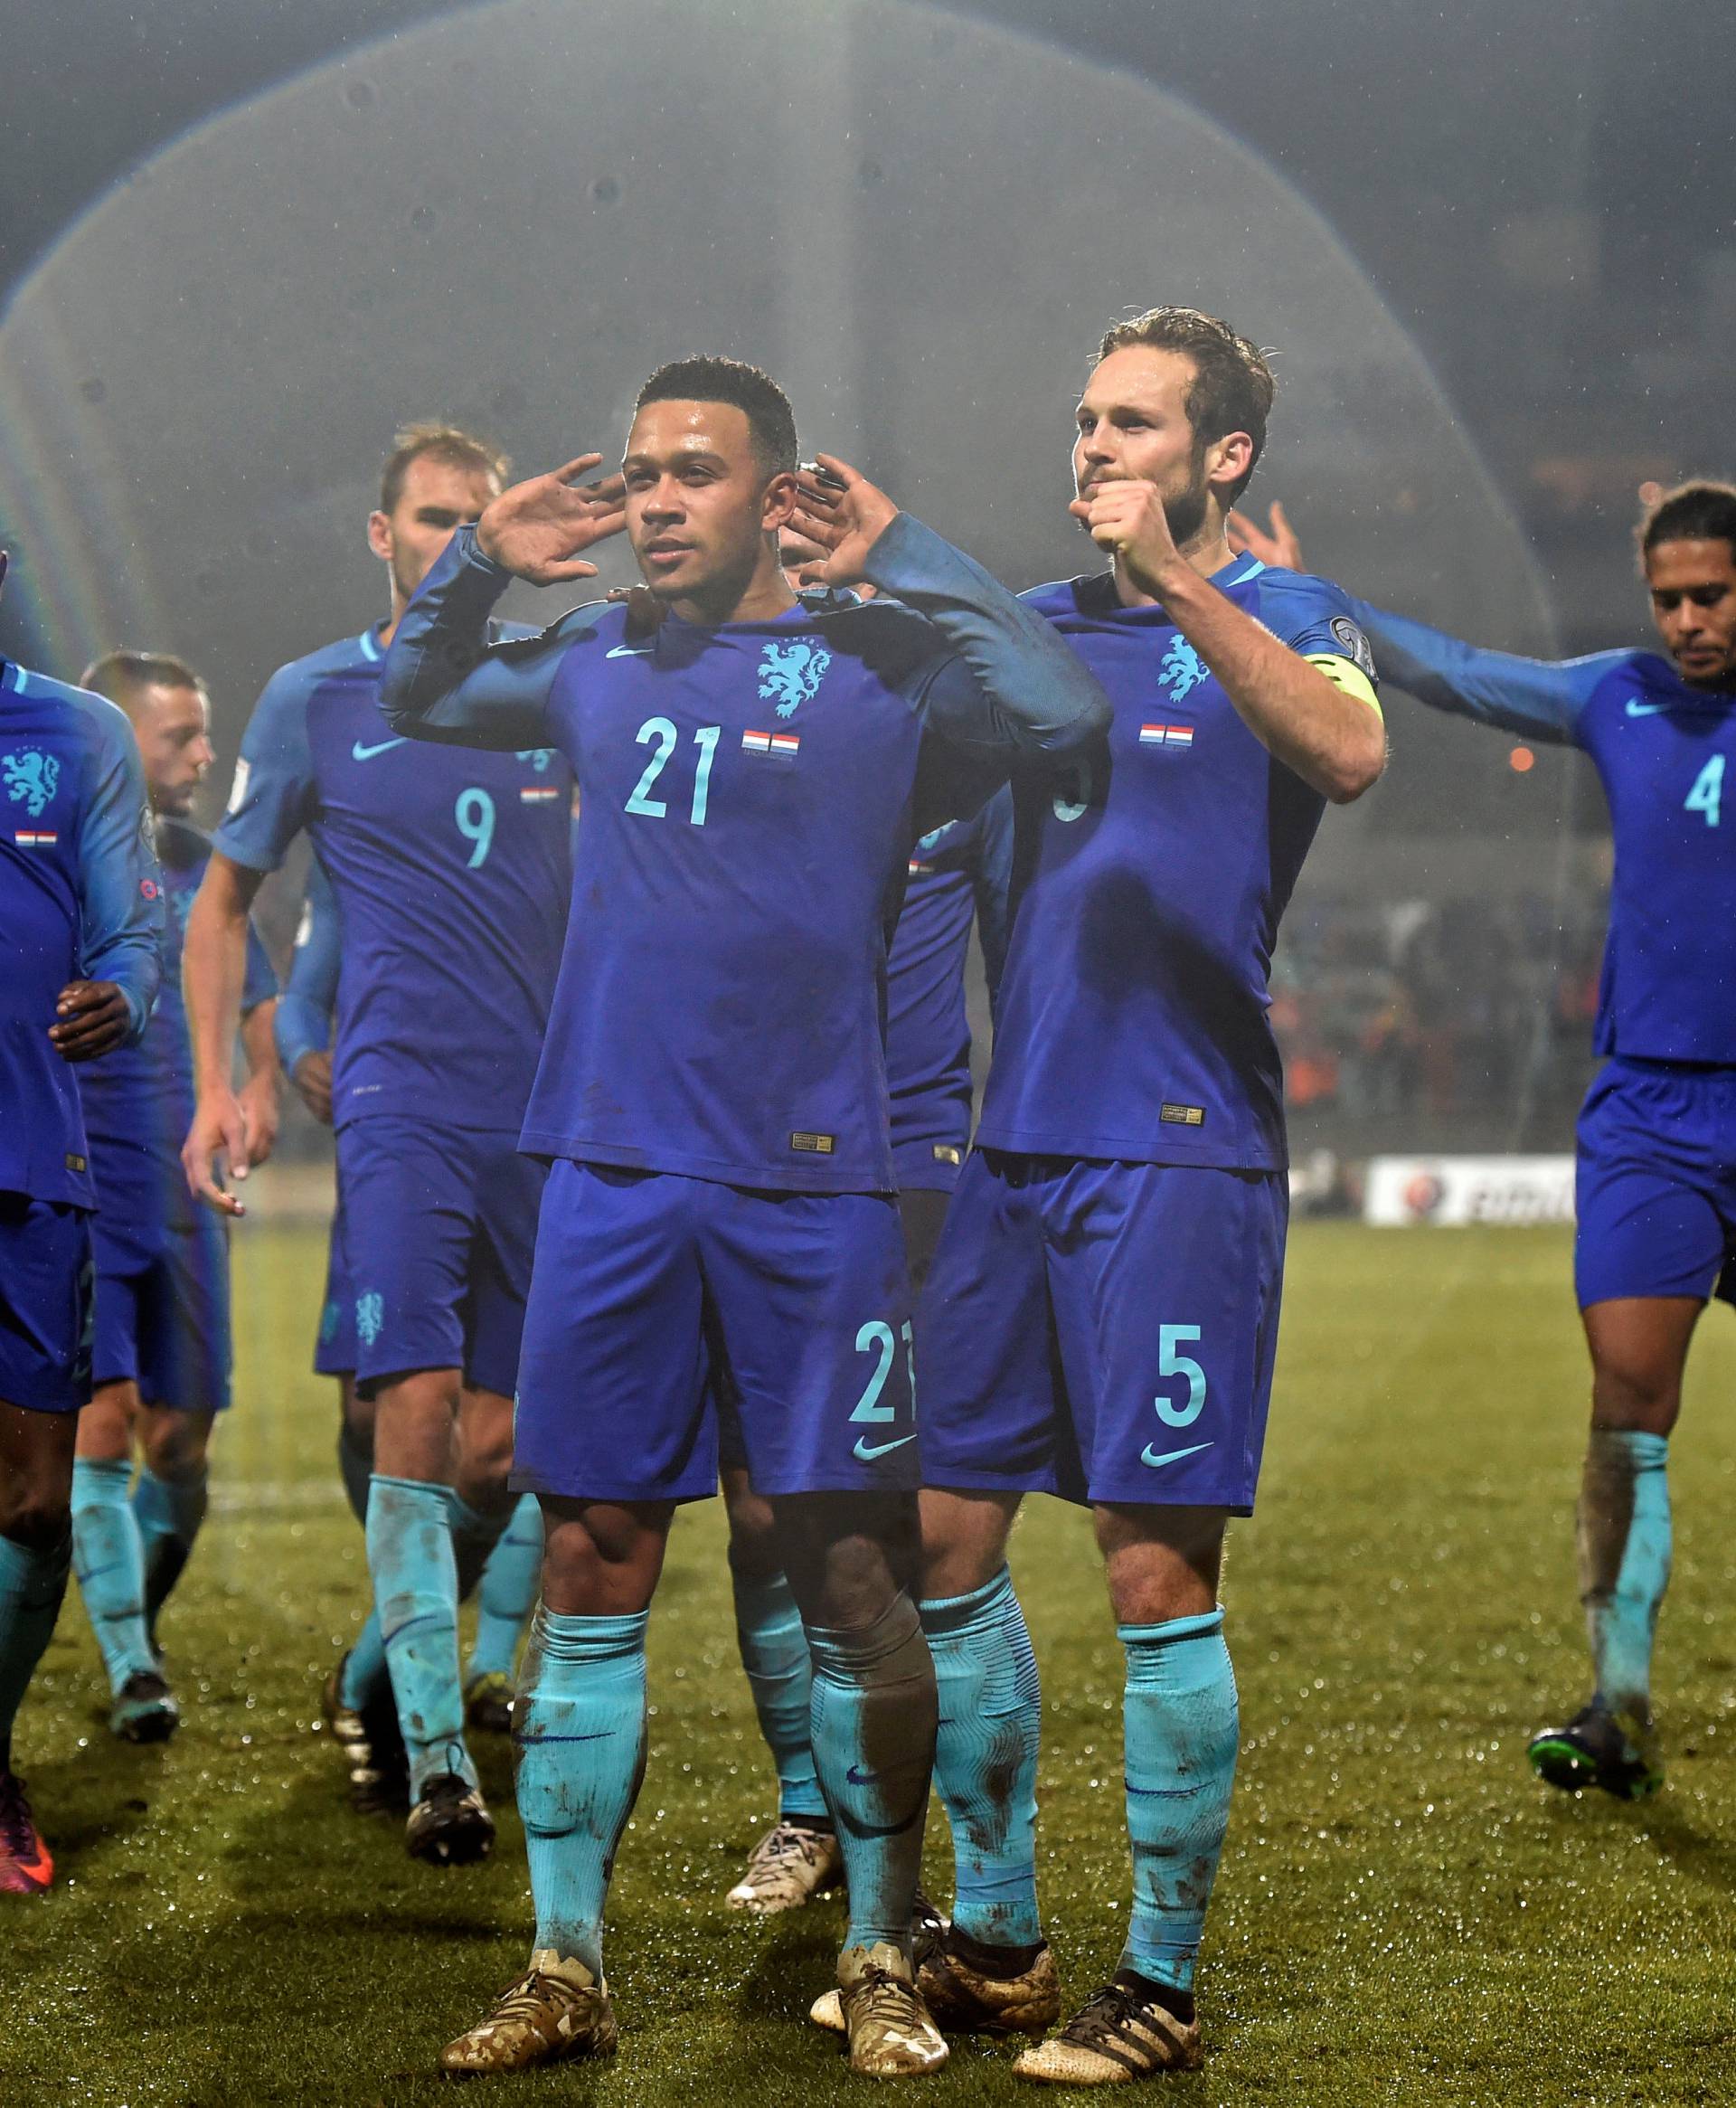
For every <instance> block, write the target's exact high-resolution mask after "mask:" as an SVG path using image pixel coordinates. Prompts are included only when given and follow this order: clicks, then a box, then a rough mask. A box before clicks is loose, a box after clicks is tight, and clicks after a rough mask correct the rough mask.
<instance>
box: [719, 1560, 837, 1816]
mask: <svg viewBox="0 0 1736 2108" xmlns="http://www.w3.org/2000/svg"><path fill="white" fill-rule="evenodd" d="M730 1579H731V1583H733V1584H734V1589H735V1637H736V1640H737V1643H738V1644H739V1645H740V1647H741V1666H742V1668H744V1669H746V1671H747V1673H748V1688H749V1689H750V1691H751V1692H752V1693H753V1710H754V1713H755V1715H756V1716H757V1717H758V1719H759V1722H760V1734H761V1735H764V1736H765V1738H766V1747H767V1748H768V1749H769V1751H770V1752H771V1760H772V1762H773V1763H775V1764H776V1765H777V1767H778V1819H779V1820H780V1821H784V1822H788V1821H789V1820H791V1819H792V1818H793V1819H794V1820H797V1821H798V1822H799V1821H801V1820H804V1819H807V1820H813V1819H814V1818H816V1817H819V1818H821V1819H822V1820H829V1819H828V1818H827V1817H826V1796H825V1794H823V1793H822V1792H821V1791H820V1780H819V1773H818V1772H816V1770H815V1769H814V1750H813V1745H812V1744H811V1743H810V1742H809V1741H808V1715H809V1713H810V1711H811V1710H812V1707H813V1699H814V1665H813V1663H812V1661H811V1660H810V1659H809V1658H808V1652H807V1633H806V1632H805V1631H803V1630H802V1613H801V1612H799V1611H798V1610H797V1608H796V1598H795V1596H794V1595H793V1594H792V1593H790V1586H789V1582H788V1578H787V1577H786V1576H785V1575H784V1574H771V1575H770V1576H769V1577H768V1578H766V1579H760V1578H759V1577H757V1576H755V1575H752V1574H738V1573H736V1572H735V1570H734V1569H733V1567H731V1570H730Z"/></svg>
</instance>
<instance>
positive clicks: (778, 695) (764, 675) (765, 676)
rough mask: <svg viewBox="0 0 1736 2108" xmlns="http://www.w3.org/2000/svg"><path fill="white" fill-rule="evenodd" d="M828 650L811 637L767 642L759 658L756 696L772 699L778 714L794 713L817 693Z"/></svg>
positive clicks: (827, 663) (828, 660)
mask: <svg viewBox="0 0 1736 2108" xmlns="http://www.w3.org/2000/svg"><path fill="white" fill-rule="evenodd" d="M831 664H832V654H831V653H830V652H829V651H827V649H826V647H825V646H824V645H823V644H821V643H820V642H818V640H817V639H816V638H812V637H798V638H795V639H794V640H793V641H792V642H791V643H788V644H779V643H777V642H776V641H774V642H772V643H770V644H768V645H767V647H766V648H765V654H764V656H763V657H761V659H760V701H761V702H762V703H770V702H772V701H774V700H775V701H776V703H777V704H778V716H779V717H794V716H795V714H796V713H797V711H798V710H799V709H800V708H801V706H802V704H804V703H806V702H807V701H808V700H809V699H810V697H812V696H814V695H817V694H818V693H819V686H820V683H821V682H822V681H823V680H824V679H825V678H826V668H827V667H828V666H830V665H831Z"/></svg>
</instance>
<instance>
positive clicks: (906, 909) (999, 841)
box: [886, 790, 1013, 1186]
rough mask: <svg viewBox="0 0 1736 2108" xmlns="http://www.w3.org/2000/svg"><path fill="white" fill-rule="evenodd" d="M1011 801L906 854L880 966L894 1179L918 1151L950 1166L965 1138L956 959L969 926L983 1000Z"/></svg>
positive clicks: (996, 965)
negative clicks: (904, 879)
mask: <svg viewBox="0 0 1736 2108" xmlns="http://www.w3.org/2000/svg"><path fill="white" fill-rule="evenodd" d="M1012 856H1013V801H1012V799H1011V797H1010V796H1009V794H1008V793H1007V792H1006V791H1005V790H1001V791H999V792H997V793H996V794H995V797H994V798H992V799H990V800H989V801H988V803H987V804H986V806H984V807H983V808H982V810H981V811H980V812H978V813H977V814H976V815H975V816H974V817H973V818H970V819H965V820H949V821H948V823H947V825H946V826H945V827H937V828H935V829H934V830H933V831H932V832H931V833H929V834H926V835H924V836H923V837H922V838H921V840H920V841H919V842H918V843H917V845H916V846H915V848H914V849H912V850H911V852H910V873H909V880H908V883H907V884H906V886H905V889H904V905H903V907H902V908H901V911H900V912H899V918H898V929H897V931H896V933H895V934H894V936H893V938H892V951H891V953H890V955H889V956H888V959H887V961H886V1087H887V1090H888V1092H889V1093H890V1095H891V1101H892V1156H893V1160H894V1163H895V1164H896V1166H897V1167H898V1174H899V1183H900V1185H901V1186H903V1185H906V1184H908V1183H910V1178H911V1177H912V1176H913V1177H915V1178H917V1179H918V1180H919V1181H920V1177H921V1169H920V1167H921V1162H922V1158H923V1157H924V1154H925V1153H926V1154H928V1155H929V1157H931V1158H936V1159H938V1160H939V1161H940V1162H941V1163H943V1164H944V1165H946V1166H948V1167H955V1166H957V1165H958V1163H959V1162H960V1161H961V1160H962V1158H963V1154H964V1149H965V1145H966V1144H967V1141H968V1140H969V1139H970V1100H971V1082H970V1021H969V1018H968V1017H967V1014H966V1008H965V957H966V953H967V950H969V946H970V931H971V925H972V923H973V922H974V923H975V924H976V926H977V938H978V941H979V942H980V944H981V946H982V950H983V965H984V969H985V970H986V975H987V978H988V988H989V997H990V1000H991V1002H992V1001H993V999H994V995H995V989H996V988H997V987H998V986H999V984H1000V978H1001V967H1002V963H1003V960H1004V959H1005V950H1006V893H1007V885H1008V884H1009V881H1010V878H1011V875H1012Z"/></svg>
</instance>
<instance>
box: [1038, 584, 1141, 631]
mask: <svg viewBox="0 0 1736 2108" xmlns="http://www.w3.org/2000/svg"><path fill="white" fill-rule="evenodd" d="M1019 598H1020V600H1022V601H1023V602H1024V605H1025V606H1026V607H1027V608H1029V609H1031V610H1032V611H1033V613H1035V614H1038V615H1043V616H1045V617H1046V618H1047V619H1049V620H1050V621H1051V622H1056V623H1059V624H1061V626H1062V627H1063V628H1064V627H1065V626H1066V625H1067V624H1069V623H1070V622H1076V621H1083V622H1091V621H1100V620H1102V619H1104V618H1105V617H1106V616H1111V615H1115V614H1118V613H1119V612H1120V611H1121V601H1120V600H1119V598H1118V595H1117V593H1116V590H1115V577H1114V573H1113V572H1107V571H1097V572H1089V573H1088V574H1087V575H1085V576H1084V577H1081V578H1052V579H1049V580H1047V581H1045V582H1044V583H1043V584H1042V585H1033V586H1027V587H1026V588H1025V590H1024V592H1022V593H1021V594H1020V595H1019Z"/></svg>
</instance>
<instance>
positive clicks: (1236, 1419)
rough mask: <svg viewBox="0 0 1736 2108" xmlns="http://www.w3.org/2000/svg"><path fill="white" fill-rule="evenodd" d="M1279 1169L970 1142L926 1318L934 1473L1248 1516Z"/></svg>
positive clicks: (962, 1481) (921, 1333)
mask: <svg viewBox="0 0 1736 2108" xmlns="http://www.w3.org/2000/svg"><path fill="white" fill-rule="evenodd" d="M1288 1219H1289V1183H1288V1177H1287V1175H1286V1174H1285V1173H1284V1172H1281V1171H1277V1172H1265V1171H1221V1170H1212V1169H1208V1168H1205V1167H1202V1166H1199V1165H1193V1164H1184V1165H1183V1164H1136V1163H1099V1162H1094V1161H1085V1160H1081V1159H1079V1158H1055V1157H1026V1156H1013V1155H1007V1154H1004V1153H1002V1152H1001V1151H998V1150H986V1149H984V1150H977V1151H976V1152H974V1153H973V1154H972V1156H971V1158H970V1159H969V1161H968V1162H967V1164H966V1166H965V1170H964V1176H963V1177H962V1178H961V1179H960V1180H959V1183H958V1192H957V1193H956V1194H955V1195H954V1196H953V1199H952V1205H951V1208H950V1209H949V1211H948V1215H947V1221H946V1226H945V1228H944V1229H943V1230H942V1232H941V1234H940V1243H939V1250H938V1251H937V1253H936V1254H935V1261H934V1268H933V1271H932V1272H931V1273H930V1274H929V1281H928V1286H927V1288H926V1289H925V1290H924V1291H923V1296H922V1304H921V1310H920V1316H919V1319H918V1328H917V1329H918V1337H919V1338H920V1343H921V1347H920V1354H921V1358H920V1373H921V1395H922V1442H921V1449H922V1479H923V1483H924V1484H925V1485H928V1486H934V1487H953V1488H959V1489H970V1490H986V1491H994V1492H1006V1493H1055V1494H1059V1495H1060V1496H1061V1498H1063V1499H1066V1500H1073V1501H1080V1502H1088V1501H1090V1502H1108V1503H1116V1504H1122V1505H1127V1506H1132V1507H1171V1506H1194V1505H1197V1506H1202V1507H1211V1508H1228V1509H1229V1510H1230V1511H1231V1513H1232V1514H1236V1515H1248V1514H1250V1513H1251V1512H1252V1509H1253V1504H1254V1488H1255V1485H1256V1483H1257V1482H1258V1479H1259V1477H1260V1451H1261V1449H1262V1447H1263V1445H1264V1442H1265V1439H1266V1414H1267V1408H1268V1405H1269V1403H1270V1399H1271V1391H1272V1365H1273V1359H1274V1356H1275V1354H1276V1350H1277V1345H1278V1304H1279V1300H1280V1297H1281V1293H1282V1289H1283V1281H1284V1238H1285V1231H1286V1228H1287V1226H1288Z"/></svg>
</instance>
